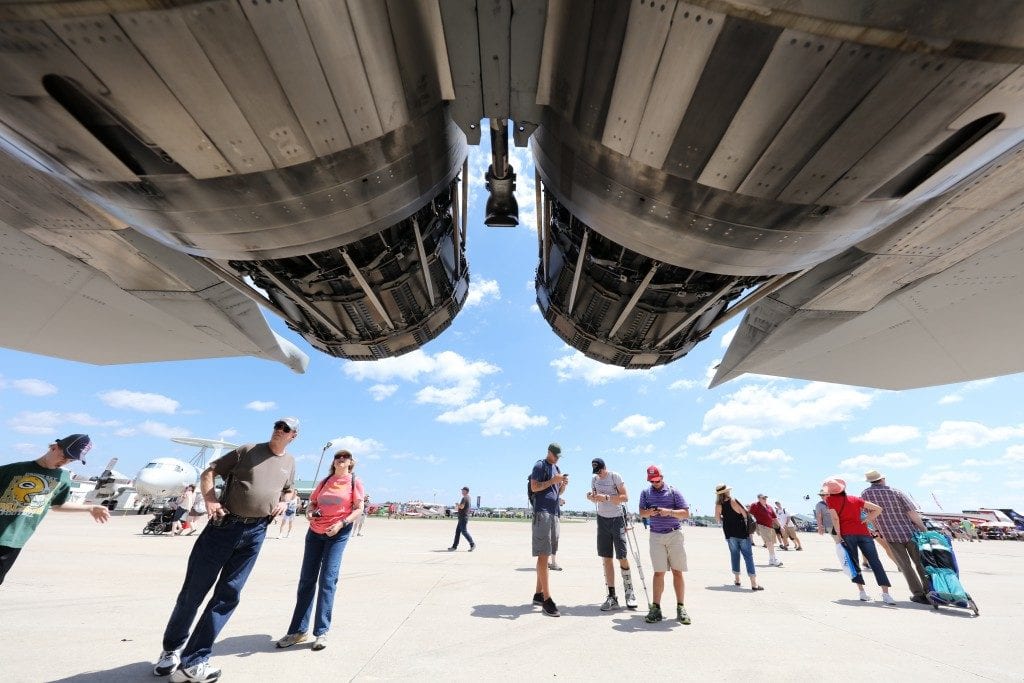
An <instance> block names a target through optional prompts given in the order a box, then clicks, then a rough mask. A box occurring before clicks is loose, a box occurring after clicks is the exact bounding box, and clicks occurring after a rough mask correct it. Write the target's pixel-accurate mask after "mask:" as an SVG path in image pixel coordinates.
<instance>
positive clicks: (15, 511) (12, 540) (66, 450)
mask: <svg viewBox="0 0 1024 683" xmlns="http://www.w3.org/2000/svg"><path fill="white" fill-rule="evenodd" d="M91 447H92V441H90V440H89V436H88V435H87V434H72V435H70V436H65V437H64V438H63V439H58V440H57V441H54V442H53V443H52V444H50V448H49V449H48V450H47V451H46V453H44V454H43V456H42V457H40V458H37V459H35V460H29V461H28V462H15V463H11V464H9V465H3V466H0V584H2V583H3V582H4V577H5V576H7V572H8V571H10V569H11V566H12V565H14V561H15V560H16V559H18V554H19V553H20V552H21V549H22V548H23V547H25V543H27V542H28V539H29V538H31V537H32V534H33V533H35V530H36V527H38V526H39V523H40V522H41V521H43V517H45V516H46V513H47V511H49V510H50V508H53V509H54V510H61V511H64V512H88V513H90V514H91V515H92V516H93V519H95V520H96V521H97V522H100V523H103V522H106V521H107V520H108V519H110V512H109V511H108V510H107V508H105V507H103V506H102V505H81V504H79V503H69V502H67V500H68V494H70V493H71V473H70V472H68V471H67V470H66V469H64V467H63V466H64V465H67V464H68V463H70V462H72V461H75V460H78V461H80V462H81V463H82V464H83V465H84V464H85V459H84V458H85V454H86V453H88V452H89V449H90V448H91Z"/></svg>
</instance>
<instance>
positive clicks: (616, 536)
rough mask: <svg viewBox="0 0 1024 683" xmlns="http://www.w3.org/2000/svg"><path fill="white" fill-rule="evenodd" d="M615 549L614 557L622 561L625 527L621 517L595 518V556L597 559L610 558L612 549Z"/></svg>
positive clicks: (624, 550) (624, 548)
mask: <svg viewBox="0 0 1024 683" xmlns="http://www.w3.org/2000/svg"><path fill="white" fill-rule="evenodd" d="M613 548H614V549H615V557H616V558H617V559H620V560H621V559H623V558H624V557H626V526H625V524H624V523H623V519H622V517H621V516H619V517H602V516H601V515H598V516H597V555H598V557H611V556H612V549H613Z"/></svg>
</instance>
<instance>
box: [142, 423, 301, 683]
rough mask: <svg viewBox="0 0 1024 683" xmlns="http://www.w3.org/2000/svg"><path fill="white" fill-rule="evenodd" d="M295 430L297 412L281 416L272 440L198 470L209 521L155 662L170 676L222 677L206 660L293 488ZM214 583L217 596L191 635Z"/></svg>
mask: <svg viewBox="0 0 1024 683" xmlns="http://www.w3.org/2000/svg"><path fill="white" fill-rule="evenodd" d="M298 433H299V421H298V420H297V419H295V418H294V417H285V418H282V419H280V420H278V421H277V422H275V423H274V432H273V434H272V436H271V437H270V441H269V442H265V443H258V444H247V445H245V446H241V447H239V448H236V449H235V450H233V451H231V452H230V453H228V454H226V455H224V456H222V457H220V458H218V459H216V460H214V461H213V462H211V463H210V464H209V466H208V467H207V468H206V469H205V470H203V473H202V475H200V478H199V486H200V489H201V490H202V495H203V498H204V499H205V501H206V509H207V512H208V513H209V515H210V521H209V523H208V524H207V525H206V527H205V528H204V529H203V532H202V533H201V534H200V535H199V538H198V539H197V540H196V544H195V546H193V548H192V553H191V555H189V558H188V567H187V569H186V570H185V581H184V582H183V584H182V586H181V592H179V593H178V599H177V602H176V603H175V605H174V610H173V611H172V612H171V618H170V619H169V620H168V622H167V628H166V629H165V630H164V641H163V651H162V652H161V653H160V659H159V661H158V662H157V663H156V666H154V667H153V673H154V674H155V675H157V676H166V675H168V674H171V681H172V682H173V683H186V682H191V683H211V682H212V681H216V680H217V679H218V678H220V669H214V668H213V667H211V666H210V662H209V659H210V652H211V651H212V649H213V642H214V641H215V640H216V639H217V634H219V633H220V630H221V629H222V628H224V625H225V624H227V621H228V619H229V618H230V617H231V614H232V612H234V611H235V608H236V607H237V606H238V602H239V599H240V597H241V593H242V588H243V587H244V586H245V582H246V580H247V579H248V578H249V572H251V571H252V568H253V565H255V564H256V558H257V556H258V555H259V552H260V548H262V547H263V539H264V538H266V535H267V525H268V524H269V522H270V520H271V519H273V518H274V517H276V516H277V515H279V514H281V513H282V512H284V509H285V507H287V504H288V501H289V500H291V498H292V496H294V495H295V459H294V458H293V457H292V456H291V455H289V454H288V453H287V452H286V451H285V449H286V448H287V446H288V444H290V443H291V442H292V441H294V440H295V437H296V436H298ZM218 476H219V477H221V478H222V479H223V480H224V482H225V483H224V492H223V494H222V495H221V499H220V500H218V499H217V494H216V491H215V490H214V481H215V479H216V477H218ZM211 588H213V597H212V598H210V601H209V602H208V603H207V604H206V609H204V610H203V613H202V614H201V615H200V617H199V621H198V622H197V623H196V626H195V629H194V630H193V631H192V633H191V637H189V629H190V628H191V626H192V621H193V620H194V619H195V616H196V612H197V611H198V610H199V605H200V603H202V601H203V599H204V598H205V597H206V594H207V593H209V591H210V589H211ZM186 641H187V642H186Z"/></svg>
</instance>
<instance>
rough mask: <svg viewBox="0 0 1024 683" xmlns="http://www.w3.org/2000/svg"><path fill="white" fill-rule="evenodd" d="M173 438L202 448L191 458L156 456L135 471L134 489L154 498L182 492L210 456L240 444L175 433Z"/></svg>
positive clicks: (217, 454)
mask: <svg viewBox="0 0 1024 683" xmlns="http://www.w3.org/2000/svg"><path fill="white" fill-rule="evenodd" d="M171 441H173V442H174V443H179V444H183V445H186V446H194V447H196V448H198V449H199V450H198V451H197V452H196V454H195V455H194V456H192V458H191V460H189V461H188V462H185V461H184V460H179V459H178V458H154V459H152V460H150V461H149V462H148V463H146V465H145V466H144V467H143V468H142V469H141V470H139V473H138V474H137V475H135V489H136V490H137V491H138V492H139V493H140V494H141V495H144V496H149V497H150V498H151V499H163V498H168V497H170V496H174V495H177V494H179V493H181V491H182V489H184V488H185V487H186V486H188V485H189V484H198V483H199V473H200V472H201V471H203V470H204V469H206V465H207V463H208V462H209V461H210V460H214V459H216V458H218V457H220V455H221V454H222V453H224V452H225V451H228V450H231V449H233V448H237V446H236V445H235V444H231V443H228V442H226V441H222V440H219V439H197V438H192V437H175V438H172V439H171Z"/></svg>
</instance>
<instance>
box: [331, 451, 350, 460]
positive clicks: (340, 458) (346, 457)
mask: <svg viewBox="0 0 1024 683" xmlns="http://www.w3.org/2000/svg"><path fill="white" fill-rule="evenodd" d="M334 459H335V460H351V459H352V456H351V455H345V454H344V453H342V454H340V455H336V456H334Z"/></svg>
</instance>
